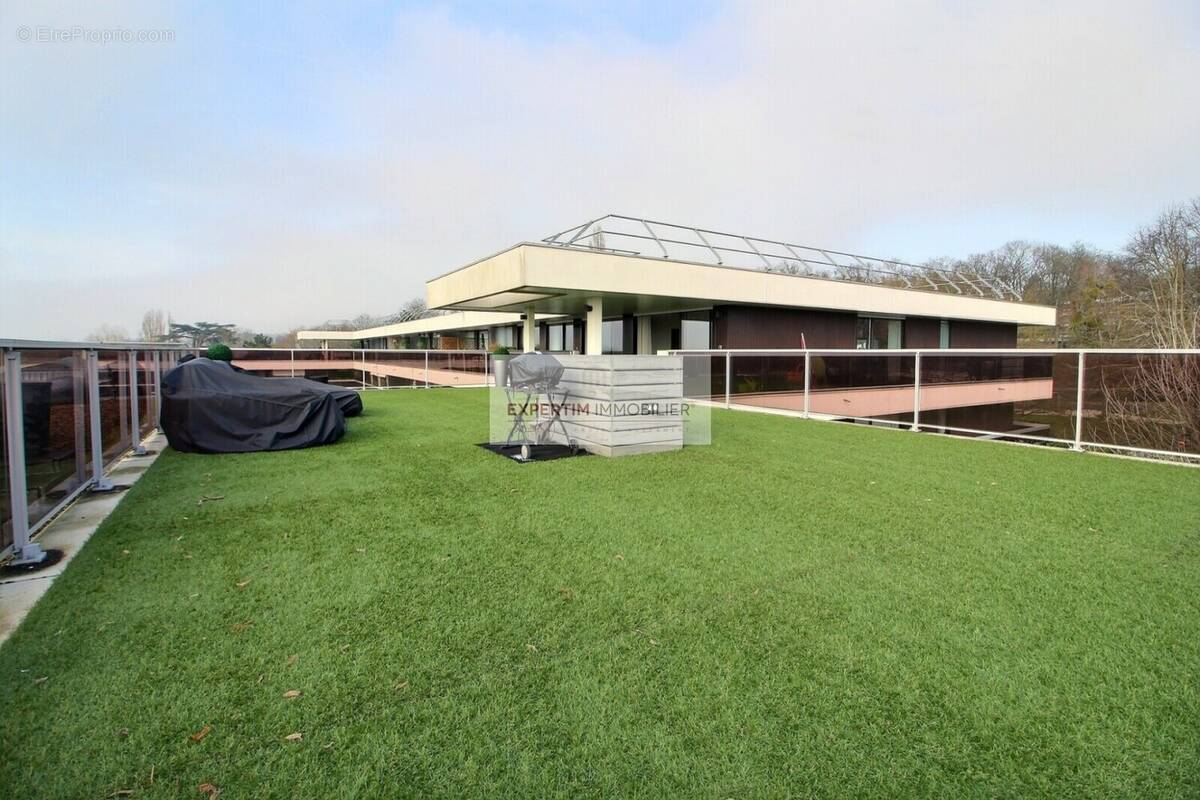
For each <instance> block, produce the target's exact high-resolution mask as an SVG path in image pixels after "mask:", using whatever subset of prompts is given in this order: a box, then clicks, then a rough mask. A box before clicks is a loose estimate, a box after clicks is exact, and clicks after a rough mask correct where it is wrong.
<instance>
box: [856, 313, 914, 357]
mask: <svg viewBox="0 0 1200 800" xmlns="http://www.w3.org/2000/svg"><path fill="white" fill-rule="evenodd" d="M903 341H904V320H900V319H884V318H882V317H859V318H858V332H857V333H856V334H855V337H854V346H855V348H857V349H859V350H899V349H900V346H901V344H900V343H901V342H903Z"/></svg>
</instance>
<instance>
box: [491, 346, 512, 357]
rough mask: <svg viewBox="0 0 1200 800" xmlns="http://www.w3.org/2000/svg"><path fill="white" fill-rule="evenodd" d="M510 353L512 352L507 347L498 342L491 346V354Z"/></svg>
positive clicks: (501, 354)
mask: <svg viewBox="0 0 1200 800" xmlns="http://www.w3.org/2000/svg"><path fill="white" fill-rule="evenodd" d="M511 353H512V351H511V350H509V349H508V348H507V347H505V346H504V345H502V344H498V345H496V346H495V347H493V348H492V355H494V356H507V355H510V354H511Z"/></svg>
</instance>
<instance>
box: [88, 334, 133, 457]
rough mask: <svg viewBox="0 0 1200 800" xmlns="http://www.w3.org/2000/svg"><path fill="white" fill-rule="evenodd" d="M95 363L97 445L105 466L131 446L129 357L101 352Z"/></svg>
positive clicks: (117, 351)
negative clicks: (100, 447)
mask: <svg viewBox="0 0 1200 800" xmlns="http://www.w3.org/2000/svg"><path fill="white" fill-rule="evenodd" d="M96 361H97V373H98V375H99V381H98V384H97V385H98V386H99V390H100V442H101V446H102V449H103V451H104V462H105V463H106V464H107V463H109V462H111V461H112V460H113V459H115V458H116V457H117V456H119V455H121V454H122V453H124V452H125V451H126V450H128V449H129V448H130V447H132V446H133V435H132V433H131V431H130V429H129V356H128V355H127V354H126V353H125V352H122V351H119V350H100V351H98V352H97V358H96Z"/></svg>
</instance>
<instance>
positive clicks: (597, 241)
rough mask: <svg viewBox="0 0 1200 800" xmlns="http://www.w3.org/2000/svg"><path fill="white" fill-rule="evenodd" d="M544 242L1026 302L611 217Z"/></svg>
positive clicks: (979, 286) (979, 281)
mask: <svg viewBox="0 0 1200 800" xmlns="http://www.w3.org/2000/svg"><path fill="white" fill-rule="evenodd" d="M542 241H543V242H545V243H547V244H552V245H556V246H560V247H573V248H580V249H586V250H594V251H600V252H608V253H619V254H623V255H633V256H650V257H657V258H665V259H671V260H675V261H686V262H688V263H692V264H711V265H713V266H720V267H733V268H737V269H750V270H761V271H766V272H778V273H782V274H785V275H802V276H806V277H818V278H831V279H833V280H844V281H855V282H859V283H874V284H881V285H885V286H896V287H903V288H905V289H920V290H925V291H933V292H953V293H955V294H965V295H968V296H977V297H989V298H994V299H997V300H1013V301H1019V300H1020V299H1021V297H1020V295H1019V294H1018V293H1017V292H1015V291H1014V290H1013V289H1012V287H1010V286H1008V285H1007V284H1005V283H1004V282H1003V281H1001V280H999V279H998V278H996V277H995V276H991V275H983V274H980V273H979V272H976V271H974V270H971V269H967V268H966V267H961V266H960V267H956V268H954V269H943V268H941V267H932V266H921V265H917V264H908V263H905V262H903V261H896V260H893V259H886V258H874V257H872V256H863V255H857V254H854V253H845V252H842V251H839V250H828V249H825V248H820V247H812V246H809V245H802V244H794V243H789V242H783V241H776V240H774V239H762V238H759V237H757V236H745V235H742V234H738V233H724V232H722V231H714V230H708V229H706V228H695V227H691V226H688V225H677V224H675V223H671V222H659V221H657V220H649V219H643V218H641V217H628V216H624V215H622V214H608V215H607V216H603V217H599V218H598V219H593V220H591V221H589V222H585V223H583V224H582V225H576V226H575V227H573V228H568V229H567V230H565V231H560V232H559V233H556V234H554V235H552V236H547V237H546V238H545V239H543V240H542Z"/></svg>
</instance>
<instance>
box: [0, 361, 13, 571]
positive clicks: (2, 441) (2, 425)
mask: <svg viewBox="0 0 1200 800" xmlns="http://www.w3.org/2000/svg"><path fill="white" fill-rule="evenodd" d="M7 391H8V387H7V386H5V384H4V371H3V370H0V480H3V481H4V483H3V484H0V549H4V548H5V547H8V546H9V545H10V544H12V540H13V538H12V497H11V495H10V494H9V489H8V415H7V414H5V413H3V409H4V408H5V406H4V405H3V403H4V401H5V393H6V392H7Z"/></svg>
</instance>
